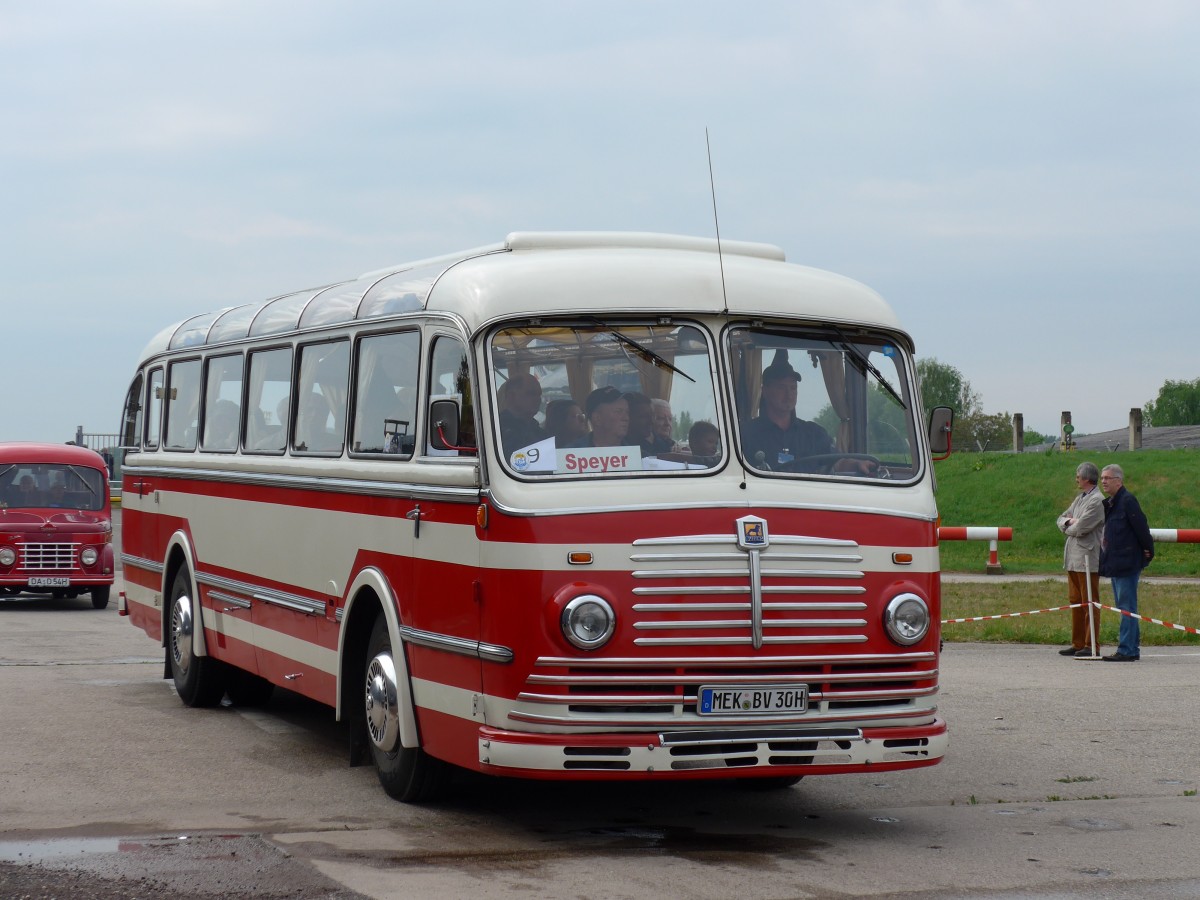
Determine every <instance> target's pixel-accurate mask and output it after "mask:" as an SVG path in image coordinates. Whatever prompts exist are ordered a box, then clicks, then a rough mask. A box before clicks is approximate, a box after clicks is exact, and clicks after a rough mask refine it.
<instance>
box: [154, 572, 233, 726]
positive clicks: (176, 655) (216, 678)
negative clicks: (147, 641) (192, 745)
mask: <svg viewBox="0 0 1200 900" xmlns="http://www.w3.org/2000/svg"><path fill="white" fill-rule="evenodd" d="M191 584H192V579H191V577H190V575H189V573H188V567H187V566H186V565H184V566H180V567H179V571H178V572H176V573H175V580H174V581H172V582H171V594H170V602H169V604H168V608H169V609H170V620H169V623H168V629H167V664H168V665H169V666H170V668H171V678H172V679H174V681H175V690H176V692H177V693H178V694H179V699H180V700H182V701H183V702H184V703H185V704H187V705H188V706H216V705H217V704H218V703H220V702H221V698H222V697H224V696H225V669H224V667H223V666H222V665H221V662H220V660H216V659H213V658H212V657H211V656H197V655H196V654H195V653H194V652H193V650H192V633H193V631H194V630H195V629H196V628H200V627H203V626H202V625H201V624H200V623H199V622H193V621H192V597H191V594H192V588H191Z"/></svg>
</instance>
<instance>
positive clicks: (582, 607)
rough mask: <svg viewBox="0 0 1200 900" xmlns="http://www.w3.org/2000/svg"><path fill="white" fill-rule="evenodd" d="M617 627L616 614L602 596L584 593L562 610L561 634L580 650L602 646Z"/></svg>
mask: <svg viewBox="0 0 1200 900" xmlns="http://www.w3.org/2000/svg"><path fill="white" fill-rule="evenodd" d="M616 627H617V616H616V614H615V613H614V612H613V610H612V607H611V606H609V605H608V602H607V601H605V600H604V599H603V598H602V597H597V596H596V595H595V594H584V595H582V596H580V597H576V598H575V599H574V600H572V601H571V602H570V603H568V604H567V605H566V606H565V607H564V608H563V612H562V630H563V635H564V636H565V637H566V639H567V640H568V641H570V642H571V643H572V644H574V645H575V646H576V647H578V648H579V649H580V650H595V649H596V648H597V647H603V646H604V645H605V644H606V643H607V642H608V639H609V638H610V637H612V634H613V631H614V630H615V629H616Z"/></svg>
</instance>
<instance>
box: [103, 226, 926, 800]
mask: <svg viewBox="0 0 1200 900" xmlns="http://www.w3.org/2000/svg"><path fill="white" fill-rule="evenodd" d="M912 354H913V346H912V342H911V340H910V339H909V337H908V336H907V335H906V334H905V333H904V332H903V331H902V330H901V329H900V327H899V324H898V322H897V320H896V318H895V316H894V314H893V313H892V311H891V309H890V308H889V307H888V306H887V305H886V304H885V303H884V301H883V300H882V299H881V298H880V297H879V296H878V295H876V294H875V293H873V292H872V291H870V290H869V289H867V288H866V287H864V286H862V285H860V284H858V283H856V282H854V281H851V280H848V279H846V278H842V277H840V276H837V275H833V274H829V273H827V272H822V271H818V270H815V269H809V268H804V267H801V266H796V265H791V264H788V263H787V262H785V261H784V255H783V253H782V251H780V250H779V249H778V248H775V247H772V246H768V245H763V244H750V243H729V242H722V243H721V245H720V247H718V244H717V242H715V241H712V240H707V239H701V238H690V237H676V236H666V235H652V234H613V233H514V234H511V235H509V236H508V238H507V239H506V240H505V241H504V243H502V244H498V245H495V246H490V247H485V248H480V249H476V250H471V251H464V252H462V253H458V254H454V255H450V256H445V257H441V258H437V259H433V260H424V261H420V262H415V263H411V264H406V265H398V266H393V267H390V268H387V269H383V270H380V271H377V272H372V273H370V274H367V275H364V276H362V277H360V278H357V279H355V280H352V281H347V282H344V283H339V284H334V285H332V286H327V287H322V288H316V289H312V290H305V291H299V292H296V293H291V294H286V295H283V296H280V297H276V298H274V299H271V300H268V301H266V302H260V303H251V304H248V305H245V306H237V307H234V308H229V309H224V310H221V311H219V312H215V313H212V314H208V315H202V316H197V317H196V318H193V319H189V320H187V321H185V322H183V323H181V324H178V325H174V326H172V327H170V328H167V329H165V330H164V331H162V332H161V333H160V334H159V335H157V336H156V337H155V338H154V339H153V340H152V341H151V342H150V345H149V346H148V347H147V348H146V350H145V352H144V354H143V355H142V358H141V360H140V361H139V362H138V366H137V372H136V375H135V376H134V379H133V382H132V385H131V387H130V389H129V394H128V399H127V401H126V405H125V413H124V419H123V435H124V437H123V443H124V444H125V451H126V456H125V464H124V491H123V501H122V502H123V507H124V513H123V516H124V520H123V523H122V524H123V552H122V561H123V565H124V576H125V582H126V596H125V597H123V598H122V604H121V609H122V612H123V613H125V614H128V615H129V617H130V618H131V619H132V621H133V624H135V625H136V626H138V627H140V628H142V629H144V630H145V631H146V632H147V634H149V635H150V636H151V637H153V638H154V639H155V640H158V641H160V642H161V643H162V645H163V646H164V648H165V658H166V666H167V672H169V677H173V679H174V683H175V686H176V688H177V689H178V692H179V695H180V697H181V698H182V700H183V701H184V703H186V704H189V705H193V706H203V705H208V704H213V703H216V702H219V701H220V700H221V699H222V697H223V696H224V695H226V694H228V696H229V698H230V700H231V702H233V703H235V704H237V703H254V702H261V701H262V700H263V699H264V698H265V697H266V696H267V695H268V694H269V693H270V691H271V690H272V688H273V686H282V687H286V688H288V689H290V690H292V691H297V692H299V693H301V694H303V695H306V696H308V697H311V698H314V699H315V700H318V701H320V702H322V703H325V704H328V705H329V706H330V707H332V708H334V709H335V710H336V714H337V716H338V717H339V718H340V719H341V720H344V721H347V722H348V723H349V729H350V735H351V761H352V762H359V761H366V760H367V759H368V757H370V758H372V759H373V761H374V764H375V766H376V767H377V769H378V772H379V778H380V781H381V782H382V784H383V786H384V788H385V789H386V790H387V792H388V793H389V794H391V795H392V796H394V797H396V798H399V799H402V800H419V799H423V798H428V797H430V796H432V795H433V794H434V793H435V792H436V791H437V789H438V788H439V786H440V785H441V784H442V783H443V780H444V777H445V775H446V774H447V772H448V771H449V770H450V768H449V767H450V766H459V767H463V768H466V769H474V770H477V771H480V772H486V773H492V774H497V775H512V776H520V777H532V778H549V779H598V780H602V779H620V780H628V779H667V780H678V779H715V778H722V779H730V778H736V779H747V780H750V779H753V780H755V783H756V784H758V785H786V784H791V783H794V782H795V781H797V780H799V778H801V777H802V776H804V775H809V774H830V773H839V772H867V771H871V772H878V771H885V770H894V769H904V768H910V767H915V766H927V765H932V764H934V763H936V762H938V761H939V760H940V759H941V757H942V756H943V754H944V752H945V748H946V725H945V722H944V721H943V720H942V719H941V718H940V717H939V716H938V714H937V706H936V703H935V694H936V693H937V688H938V653H939V628H938V615H939V573H938V546H937V538H936V531H935V524H936V516H937V513H936V508H935V503H934V477H933V472H932V471H931V466H930V453H931V449H933V450H934V451H935V452H936V451H937V450H939V449H942V448H941V447H940V446H939V445H941V444H945V443H946V441H947V440H948V429H949V423H948V420H947V419H946V417H945V415H944V413H948V411H941V410H939V411H936V412H935V414H932V415H931V417H930V423H929V427H928V428H926V427H924V426H923V424H922V415H921V411H920V399H919V392H918V390H917V389H916V385H915V375H914V364H913V355H912ZM768 425H770V426H772V427H774V428H775V431H774V432H772V431H771V429H770V427H768ZM448 764H449V765H448Z"/></svg>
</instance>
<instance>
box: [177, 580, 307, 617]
mask: <svg viewBox="0 0 1200 900" xmlns="http://www.w3.org/2000/svg"><path fill="white" fill-rule="evenodd" d="M196 583H197V584H201V585H203V586H204V587H207V588H215V589H216V590H218V591H223V592H229V593H233V594H241V595H242V596H246V597H250V598H252V599H254V600H258V601H259V602H261V603H269V604H271V605H272V606H280V607H283V608H284V609H290V610H293V611H294V612H299V613H304V615H306V616H323V615H325V601H324V600H313V599H312V598H310V597H301V596H299V595H298V594H289V593H285V592H284V591H277V590H273V589H271V588H264V587H259V586H257V585H253V584H247V583H246V582H244V581H235V580H234V579H232V578H225V577H223V576H220V575H210V574H208V573H207V572H197V573H196ZM226 602H228V601H226Z"/></svg>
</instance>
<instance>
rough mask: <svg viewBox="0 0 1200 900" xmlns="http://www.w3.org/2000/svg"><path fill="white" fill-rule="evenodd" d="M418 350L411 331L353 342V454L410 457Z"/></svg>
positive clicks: (375, 336)
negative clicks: (355, 357) (355, 353)
mask: <svg viewBox="0 0 1200 900" xmlns="http://www.w3.org/2000/svg"><path fill="white" fill-rule="evenodd" d="M420 350H421V338H420V335H419V334H418V333H417V332H415V331H406V332H401V333H399V334H380V335H373V336H371V337H365V338H363V339H362V340H360V341H359V343H358V362H357V366H358V369H357V372H356V374H355V387H354V396H355V408H354V428H353V438H352V439H351V442H350V447H351V449H352V450H353V451H354V452H355V453H386V454H389V455H392V456H397V457H401V458H407V457H410V456H412V454H413V450H414V449H415V447H414V439H413V426H414V424H415V423H416V413H417V400H416V398H417V372H418V371H419V366H418V361H419V359H420Z"/></svg>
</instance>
